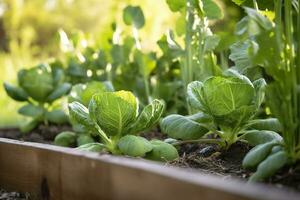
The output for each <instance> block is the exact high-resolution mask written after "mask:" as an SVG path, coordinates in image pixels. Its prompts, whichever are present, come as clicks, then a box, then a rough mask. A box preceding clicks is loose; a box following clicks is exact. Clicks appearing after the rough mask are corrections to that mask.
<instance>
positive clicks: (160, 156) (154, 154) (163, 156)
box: [146, 140, 179, 161]
mask: <svg viewBox="0 0 300 200" xmlns="http://www.w3.org/2000/svg"><path fill="white" fill-rule="evenodd" d="M150 142H151V144H152V147H153V149H152V151H150V152H149V153H147V155H146V158H147V159H150V160H156V161H172V160H175V159H177V158H178V157H179V155H178V152H177V149H176V148H175V147H174V146H173V145H171V144H168V143H166V142H162V141H160V140H152V141H150Z"/></svg>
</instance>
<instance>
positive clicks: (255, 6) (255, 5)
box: [253, 0, 259, 11]
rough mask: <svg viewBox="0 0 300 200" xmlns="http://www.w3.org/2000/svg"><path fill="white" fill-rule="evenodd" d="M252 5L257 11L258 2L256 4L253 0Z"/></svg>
mask: <svg viewBox="0 0 300 200" xmlns="http://www.w3.org/2000/svg"><path fill="white" fill-rule="evenodd" d="M253 6H254V8H255V10H257V11H259V8H258V4H257V1H256V0H253Z"/></svg>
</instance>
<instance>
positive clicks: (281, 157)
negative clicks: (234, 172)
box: [249, 151, 289, 181]
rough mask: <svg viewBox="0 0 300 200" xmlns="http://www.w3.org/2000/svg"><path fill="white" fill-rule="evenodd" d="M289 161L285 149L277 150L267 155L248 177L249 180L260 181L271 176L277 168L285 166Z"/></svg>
mask: <svg viewBox="0 0 300 200" xmlns="http://www.w3.org/2000/svg"><path fill="white" fill-rule="evenodd" d="M288 161H289V158H288V155H287V153H286V152H285V151H279V152H277V153H275V154H272V155H270V156H268V157H267V158H266V159H265V160H264V161H263V162H262V163H260V164H259V165H258V167H257V171H256V172H255V173H254V174H253V175H252V176H251V177H250V179H249V180H250V181H261V180H264V179H266V178H269V177H271V176H273V175H274V174H275V173H276V172H277V171H278V170H279V169H281V168H282V167H283V166H285V165H286V164H287V163H288Z"/></svg>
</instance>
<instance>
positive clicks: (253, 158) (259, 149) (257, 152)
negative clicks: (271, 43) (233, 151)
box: [243, 141, 277, 169]
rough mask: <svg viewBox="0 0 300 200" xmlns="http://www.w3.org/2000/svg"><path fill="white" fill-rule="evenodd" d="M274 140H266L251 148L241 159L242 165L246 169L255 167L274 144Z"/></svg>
mask: <svg viewBox="0 0 300 200" xmlns="http://www.w3.org/2000/svg"><path fill="white" fill-rule="evenodd" d="M276 145H277V143H276V142H273V141H272V142H268V143H264V144H260V145H257V146H256V147H254V148H253V149H251V150H250V151H249V152H248V153H247V155H246V156H245V158H244V160H243V167H244V168H246V169H255V168H256V166H257V165H259V163H261V162H262V161H263V160H264V159H265V158H266V157H267V156H268V155H269V154H270V152H271V150H272V148H273V147H274V146H276Z"/></svg>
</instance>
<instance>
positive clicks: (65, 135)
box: [54, 131, 76, 147]
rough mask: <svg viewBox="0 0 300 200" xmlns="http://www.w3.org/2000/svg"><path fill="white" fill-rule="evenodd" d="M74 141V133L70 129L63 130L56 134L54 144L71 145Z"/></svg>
mask: <svg viewBox="0 0 300 200" xmlns="http://www.w3.org/2000/svg"><path fill="white" fill-rule="evenodd" d="M75 142H76V134H75V133H73V132H70V131H65V132H62V133H60V134H59V135H57V136H56V137H55V139H54V144H55V145H58V146H63V147H69V146H73V145H74V143H75Z"/></svg>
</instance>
